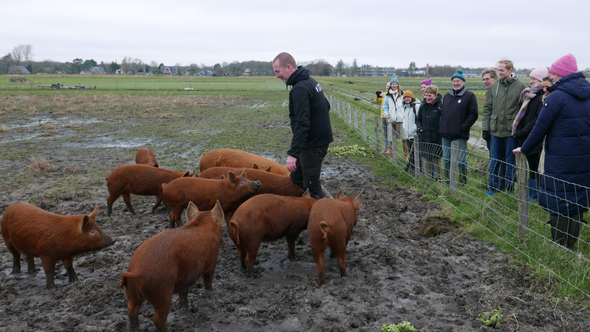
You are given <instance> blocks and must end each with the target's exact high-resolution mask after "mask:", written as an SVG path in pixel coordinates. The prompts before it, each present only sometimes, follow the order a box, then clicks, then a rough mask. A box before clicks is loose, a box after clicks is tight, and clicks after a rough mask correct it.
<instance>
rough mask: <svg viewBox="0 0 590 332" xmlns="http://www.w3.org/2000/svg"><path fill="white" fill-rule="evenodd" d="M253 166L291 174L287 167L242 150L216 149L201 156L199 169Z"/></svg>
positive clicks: (282, 173) (281, 173)
mask: <svg viewBox="0 0 590 332" xmlns="http://www.w3.org/2000/svg"><path fill="white" fill-rule="evenodd" d="M253 164H256V165H258V166H259V167H261V168H267V167H271V170H270V171H271V172H272V173H275V174H280V175H289V174H291V173H290V172H289V171H288V170H287V167H285V166H283V165H281V164H279V163H277V162H276V161H273V160H271V159H268V158H265V157H262V156H259V155H255V154H252V153H249V152H246V151H242V150H233V149H216V150H211V151H209V152H206V153H203V154H202V155H201V161H200V163H199V169H200V170H201V172H203V171H204V170H206V169H208V168H210V167H219V166H224V167H252V165H253Z"/></svg>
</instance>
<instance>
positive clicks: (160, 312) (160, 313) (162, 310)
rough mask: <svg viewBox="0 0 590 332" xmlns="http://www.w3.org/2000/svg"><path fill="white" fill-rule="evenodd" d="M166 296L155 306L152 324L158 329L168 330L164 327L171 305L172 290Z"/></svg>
mask: <svg viewBox="0 0 590 332" xmlns="http://www.w3.org/2000/svg"><path fill="white" fill-rule="evenodd" d="M166 293H169V294H167V296H166V299H165V300H164V301H163V302H162V303H160V304H159V305H158V306H157V307H156V311H155V312H154V325H156V328H157V329H158V331H162V332H168V328H167V327H166V320H167V319H168V313H169V312H170V306H171V305H172V292H166Z"/></svg>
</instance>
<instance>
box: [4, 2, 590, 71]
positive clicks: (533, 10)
mask: <svg viewBox="0 0 590 332" xmlns="http://www.w3.org/2000/svg"><path fill="white" fill-rule="evenodd" d="M1 8H2V13H3V14H2V19H1V22H2V29H0V56H4V55H6V54H7V53H10V52H11V51H12V49H13V48H14V47H15V46H17V45H19V44H30V45H32V46H33V53H34V57H33V58H34V60H35V61H41V60H47V59H51V60H54V61H60V62H66V61H72V60H73V59H75V58H81V59H83V60H87V59H94V60H96V61H97V62H99V63H100V62H101V61H104V62H107V63H109V62H112V61H118V62H119V63H120V62H121V60H122V59H123V58H124V57H131V58H133V59H141V60H142V61H143V62H145V63H148V64H149V63H150V62H151V61H156V62H158V63H164V64H165V65H175V64H181V65H190V64H191V63H195V64H198V65H201V64H205V65H210V66H212V65H214V64H216V63H223V62H228V63H230V62H233V61H248V60H259V61H271V60H272V59H273V58H274V56H275V55H276V54H278V53H279V52H281V51H287V52H289V53H291V54H292V55H293V56H294V57H295V60H297V61H298V62H308V61H314V60H317V59H324V60H326V61H328V62H329V63H331V64H332V65H335V64H336V63H337V62H338V60H340V59H342V60H343V61H344V62H345V63H348V64H351V63H352V62H353V60H354V59H356V60H357V64H358V65H359V66H360V65H362V64H369V65H373V66H381V67H392V66H393V67H398V68H399V67H408V65H409V64H410V62H415V63H416V65H417V66H418V67H423V66H425V65H426V64H427V63H428V64H430V65H452V66H457V65H461V66H464V67H492V66H495V65H496V63H497V61H498V60H500V59H502V58H509V59H511V60H512V61H514V64H515V66H516V67H517V68H534V67H537V66H547V67H549V66H550V65H551V63H552V62H554V61H555V60H557V59H558V58H559V57H561V56H563V55H565V54H567V53H572V54H574V55H575V56H576V58H577V60H578V68H579V69H580V70H582V69H585V68H588V67H590V24H589V23H588V22H590V1H588V0H578V1H571V0H559V1H555V0H552V1H545V0H542V1H536V2H531V1H526V2H525V1H520V0H511V1H505V0H496V1H481V0H471V1H458V0H437V1H431V0H423V1H409V0H406V1H395V0H394V1H390V2H386V1H379V2H373V3H371V2H367V1H362V2H361V1H346V0H338V1H335V0H298V1H262V0H250V1H235V0H225V1H202V0H190V1H188V0H187V1H185V0H169V1H153V0H142V1H138V0H118V1H114V0H101V1H79V0H78V1H69V0H68V1H61V0H53V1H48V0H21V1H3V3H2V7H1Z"/></svg>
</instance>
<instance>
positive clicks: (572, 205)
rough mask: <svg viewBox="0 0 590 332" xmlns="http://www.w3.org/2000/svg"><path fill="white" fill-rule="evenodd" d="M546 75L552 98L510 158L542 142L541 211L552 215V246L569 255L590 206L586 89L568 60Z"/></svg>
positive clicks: (588, 92) (589, 127) (589, 92)
mask: <svg viewBox="0 0 590 332" xmlns="http://www.w3.org/2000/svg"><path fill="white" fill-rule="evenodd" d="M550 73H551V78H552V79H553V81H554V82H555V84H553V85H552V86H551V87H549V88H548V89H547V90H548V91H549V92H551V94H550V95H549V97H547V99H545V103H544V106H543V110H542V111H541V113H539V118H538V119H537V123H536V124H535V127H534V128H533V131H531V133H530V135H529V136H528V138H527V140H526V141H525V142H524V144H523V145H522V147H521V148H516V149H515V150H514V152H515V153H518V152H522V153H524V154H525V155H529V154H532V153H533V152H534V149H535V147H536V146H537V145H539V144H541V142H543V139H545V172H544V173H543V175H542V177H541V186H540V190H539V205H541V206H542V207H543V208H544V209H545V210H547V211H548V212H549V213H550V214H551V219H550V220H549V223H550V224H551V238H552V239H553V241H555V242H557V243H559V244H560V245H563V246H566V247H567V248H568V249H571V250H573V249H574V246H575V244H576V242H577V240H578V237H579V235H580V229H581V227H582V224H581V223H582V222H586V221H584V218H583V214H584V213H585V212H586V211H588V206H589V205H590V83H589V82H588V81H587V80H586V77H585V76H584V74H583V73H580V72H578V65H577V62H576V58H575V57H574V56H573V55H572V54H568V55H565V56H563V57H561V58H560V59H559V60H557V61H555V62H554V63H553V64H552V65H551V72H550Z"/></svg>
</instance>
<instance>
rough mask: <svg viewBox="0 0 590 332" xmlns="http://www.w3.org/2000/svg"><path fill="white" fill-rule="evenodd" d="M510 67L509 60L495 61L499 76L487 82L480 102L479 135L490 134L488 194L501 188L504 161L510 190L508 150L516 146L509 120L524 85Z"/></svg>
mask: <svg viewBox="0 0 590 332" xmlns="http://www.w3.org/2000/svg"><path fill="white" fill-rule="evenodd" d="M513 71H514V64H513V63H512V61H510V60H507V59H503V60H500V61H499V62H498V74H499V75H500V79H499V80H497V81H495V82H494V83H492V85H490V88H489V89H488V91H487V93H486V101H485V104H484V106H483V120H482V125H481V129H482V136H484V137H485V136H487V135H489V136H490V157H491V160H490V167H489V169H488V172H489V174H490V177H489V180H488V185H489V190H488V193H487V195H488V196H491V195H493V194H494V193H496V192H498V191H500V190H501V187H500V183H501V177H500V175H501V172H500V170H501V169H502V164H504V165H506V190H507V191H508V192H510V193H512V192H514V177H515V168H516V165H515V157H514V153H512V150H514V149H516V137H514V136H513V135H512V123H513V121H514V118H516V114H517V113H518V110H519V108H520V107H519V105H518V99H519V97H520V92H521V91H522V90H524V89H525V88H526V87H527V85H526V83H525V82H523V81H521V80H519V79H518V77H517V76H516V75H514V74H513Z"/></svg>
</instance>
